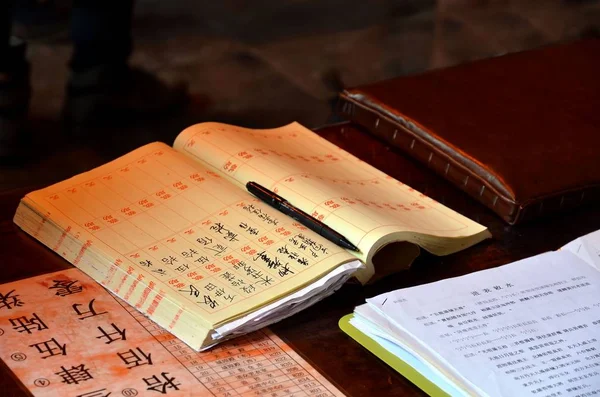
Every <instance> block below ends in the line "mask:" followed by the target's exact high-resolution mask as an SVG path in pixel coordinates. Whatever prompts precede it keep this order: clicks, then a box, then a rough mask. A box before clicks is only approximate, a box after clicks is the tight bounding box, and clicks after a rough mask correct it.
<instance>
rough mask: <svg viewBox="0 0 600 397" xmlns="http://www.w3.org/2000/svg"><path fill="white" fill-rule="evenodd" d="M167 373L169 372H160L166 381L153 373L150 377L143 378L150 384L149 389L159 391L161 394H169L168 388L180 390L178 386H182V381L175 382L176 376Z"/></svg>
mask: <svg viewBox="0 0 600 397" xmlns="http://www.w3.org/2000/svg"><path fill="white" fill-rule="evenodd" d="M167 374H168V372H162V373H161V374H160V375H161V376H162V377H163V379H164V381H162V380H160V379H159V378H158V376H156V375H153V376H152V377H150V378H142V379H143V380H144V382H146V385H147V386H148V389H147V390H151V391H155V392H159V393H161V394H167V389H175V390H179V388H178V387H177V386H181V383H175V377H169V376H167Z"/></svg>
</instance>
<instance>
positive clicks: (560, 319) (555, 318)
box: [367, 250, 600, 397]
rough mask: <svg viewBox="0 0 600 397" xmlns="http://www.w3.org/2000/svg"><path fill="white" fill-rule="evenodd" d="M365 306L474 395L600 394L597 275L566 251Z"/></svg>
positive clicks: (382, 297)
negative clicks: (384, 318) (380, 316)
mask: <svg viewBox="0 0 600 397" xmlns="http://www.w3.org/2000/svg"><path fill="white" fill-rule="evenodd" d="M367 303H368V304H369V306H370V307H371V308H372V309H374V310H376V311H378V312H379V313H380V314H382V315H383V316H385V317H386V319H387V320H389V323H388V324H386V325H387V326H388V327H389V328H390V330H391V331H390V333H391V334H392V337H393V338H396V339H397V340H398V341H402V343H406V344H407V345H408V346H410V347H411V348H412V350H414V351H418V352H419V353H420V355H421V356H422V358H423V359H426V360H428V361H430V362H435V361H437V362H438V363H440V365H439V366H438V367H440V368H441V369H442V372H445V373H447V374H448V375H449V377H450V378H453V377H454V378H455V379H457V380H458V382H457V383H458V384H459V386H460V387H461V388H462V389H465V390H468V391H469V392H471V393H474V394H479V395H489V396H506V397H512V396H548V397H551V396H588V395H589V396H593V395H598V394H600V272H598V271H597V270H596V269H594V268H592V267H590V266H589V265H588V264H587V263H586V262H584V261H582V260H581V259H580V258H578V257H576V256H575V255H573V254H572V253H571V252H569V251H567V250H563V251H559V252H551V253H545V254H542V255H538V256H535V257H532V258H528V259H525V260H522V261H518V262H515V263H512V264H508V265H505V266H501V267H498V268H494V269H489V270H485V271H481V272H476V273H472V274H469V275H466V276H463V277H457V278H452V279H447V280H443V281H439V282H436V283H431V284H427V285H422V286H418V287H413V288H406V289H402V290H397V291H393V292H390V293H387V294H383V295H380V296H377V297H374V298H372V299H368V300H367ZM399 344H400V342H399Z"/></svg>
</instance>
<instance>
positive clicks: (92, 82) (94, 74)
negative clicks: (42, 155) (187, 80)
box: [64, 66, 188, 136]
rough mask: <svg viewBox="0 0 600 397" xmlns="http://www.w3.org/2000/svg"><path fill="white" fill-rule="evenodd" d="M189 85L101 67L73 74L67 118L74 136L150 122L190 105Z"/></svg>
mask: <svg viewBox="0 0 600 397" xmlns="http://www.w3.org/2000/svg"><path fill="white" fill-rule="evenodd" d="M187 99H188V91H187V86H186V85H185V84H183V83H178V84H174V85H168V84H166V83H164V82H162V81H160V80H159V79H158V78H157V77H156V76H154V75H153V74H151V73H148V72H146V71H144V70H141V69H137V68H130V67H127V66H100V67H97V68H94V69H90V70H86V71H84V72H73V73H72V74H71V77H70V79H69V83H68V86H67V100H66V103H65V108H64V119H65V122H66V123H67V127H68V128H69V130H70V131H71V133H72V134H73V135H76V136H77V135H80V134H81V133H82V131H83V132H84V131H85V130H87V129H88V127H100V128H104V127H110V126H117V125H123V124H127V123H130V122H132V121H136V122H137V121H142V122H143V121H144V120H150V119H152V118H155V117H161V116H164V115H166V114H167V113H168V112H170V111H173V110H176V109H178V108H180V107H182V106H183V105H185V103H186V102H187Z"/></svg>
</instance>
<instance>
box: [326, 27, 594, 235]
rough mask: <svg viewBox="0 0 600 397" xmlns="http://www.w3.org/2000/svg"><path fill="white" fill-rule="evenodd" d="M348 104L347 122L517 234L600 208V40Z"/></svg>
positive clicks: (443, 72) (362, 91)
mask: <svg viewBox="0 0 600 397" xmlns="http://www.w3.org/2000/svg"><path fill="white" fill-rule="evenodd" d="M340 97H341V98H340V103H339V108H338V111H339V112H340V113H341V115H342V116H343V117H345V118H347V119H349V120H352V121H353V122H356V123H357V124H360V125H362V126H363V127H365V128H366V129H368V130H369V131H370V132H371V133H372V134H374V135H377V136H379V137H380V138H383V139H384V140H386V141H387V142H388V143H389V144H390V145H393V146H395V147H397V148H399V149H401V150H403V151H405V152H406V153H408V154H409V155H411V156H414V157H415V158H416V159H418V160H420V161H422V162H423V163H425V164H426V165H428V166H429V167H430V168H432V169H433V170H435V171H436V172H438V173H439V174H440V175H442V176H444V177H445V178H447V179H448V180H449V181H451V182H452V183H454V184H455V185H456V186H457V187H459V188H460V189H462V190H464V191H465V192H467V193H469V194H470V195H471V196H473V197H475V198H476V199H477V200H479V201H481V202H482V203H484V204H485V205H487V206H488V207H489V208H491V209H492V210H493V211H495V212H496V213H497V214H498V215H500V216H501V217H502V218H503V219H504V220H505V221H506V222H508V223H510V224H516V223H519V222H522V221H525V220H528V219H532V218H535V217H538V216H543V215H545V214H548V213H551V212H555V211H561V210H565V209H567V208H573V207H577V206H580V205H582V204H584V203H591V202H595V203H596V204H598V203H600V40H597V39H593V40H586V41H580V42H576V43H568V44H562V45H558V46H553V47H544V48H541V49H537V50H532V51H526V52H519V53H513V54H509V55H504V56H500V57H496V58H491V59H487V60H482V61H476V62H472V63H468V64H463V65H459V66H455V67H450V68H446V69H438V70H434V71H430V72H427V73H423V74H420V75H414V76H406V77H399V78H396V79H392V80H387V81H381V82H378V83H375V84H370V85H366V86H362V87H356V88H352V89H346V90H345V91H344V92H342V93H341V95H340Z"/></svg>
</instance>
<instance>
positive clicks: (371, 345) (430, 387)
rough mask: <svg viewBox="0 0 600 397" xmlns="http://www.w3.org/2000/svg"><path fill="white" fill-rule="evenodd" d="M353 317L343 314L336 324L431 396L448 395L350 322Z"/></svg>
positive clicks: (445, 396) (442, 396) (440, 396)
mask: <svg viewBox="0 0 600 397" xmlns="http://www.w3.org/2000/svg"><path fill="white" fill-rule="evenodd" d="M353 317H354V314H348V315H345V316H344V317H342V318H341V319H340V321H339V322H338V325H339V326H340V329H341V330H342V331H344V332H345V333H346V334H348V335H349V336H350V337H351V338H352V339H354V340H355V341H357V342H358V343H360V344H361V345H362V346H363V347H364V348H366V349H367V350H369V351H370V352H371V353H373V354H374V355H376V356H377V357H379V358H380V359H381V360H383V361H384V362H385V363H386V364H387V365H389V366H390V367H392V368H394V369H395V370H396V371H398V373H400V374H401V375H402V376H404V377H405V378H406V379H408V380H409V381H411V382H412V383H414V384H415V385H416V386H417V387H419V388H420V389H421V390H423V391H424V392H425V393H427V394H429V395H430V396H431V397H449V396H450V395H449V394H448V393H446V392H444V391H443V390H442V389H440V388H439V387H438V386H437V385H436V384H435V383H433V382H431V381H430V380H429V379H427V378H426V377H424V376H423V375H421V373H420V372H417V371H416V370H415V369H414V368H413V367H411V366H410V365H408V364H407V363H406V362H405V361H403V360H401V359H399V358H398V357H396V356H394V355H393V354H391V353H390V352H388V351H387V350H386V349H384V348H383V347H382V346H381V345H380V344H379V343H377V342H376V341H374V340H373V339H371V338H369V337H368V336H367V335H365V334H364V333H362V332H361V331H360V330H358V329H357V328H355V327H354V326H353V325H352V324H350V320H351V319H352V318H353Z"/></svg>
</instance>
